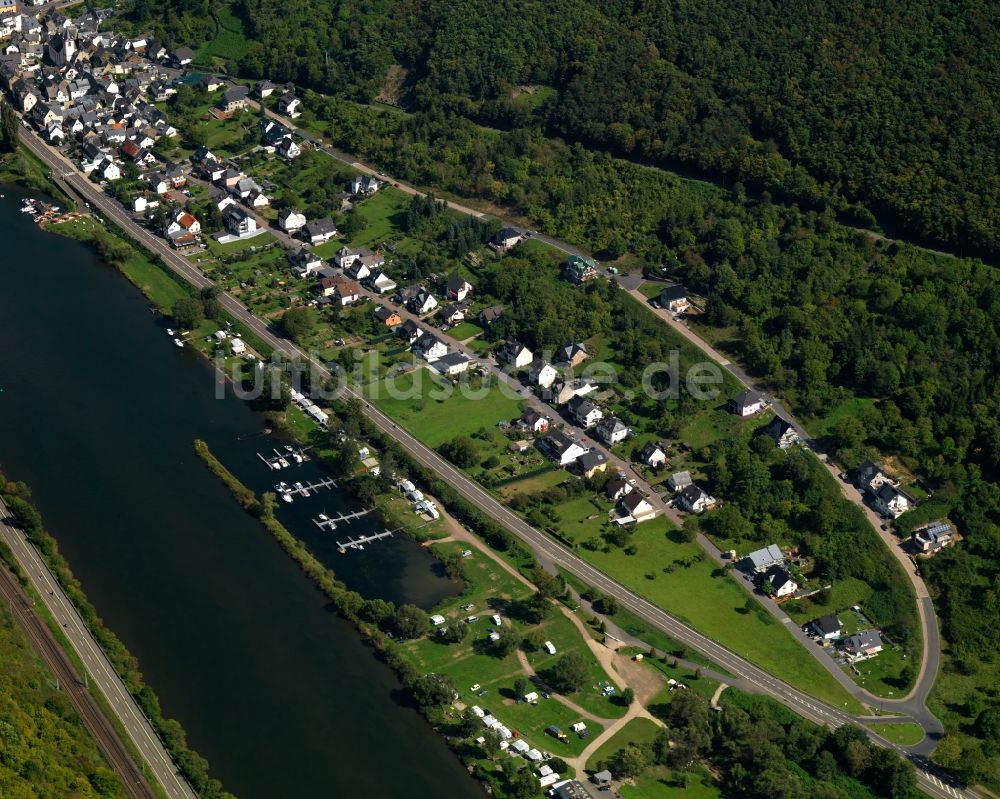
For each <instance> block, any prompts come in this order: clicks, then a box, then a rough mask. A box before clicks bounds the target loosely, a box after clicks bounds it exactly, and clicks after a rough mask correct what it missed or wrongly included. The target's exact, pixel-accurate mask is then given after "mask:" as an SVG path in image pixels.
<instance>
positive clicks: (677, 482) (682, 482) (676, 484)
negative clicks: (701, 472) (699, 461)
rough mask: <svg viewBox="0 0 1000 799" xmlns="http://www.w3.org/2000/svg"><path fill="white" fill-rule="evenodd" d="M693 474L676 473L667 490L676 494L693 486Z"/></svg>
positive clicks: (671, 478)
mask: <svg viewBox="0 0 1000 799" xmlns="http://www.w3.org/2000/svg"><path fill="white" fill-rule="evenodd" d="M693 482H694V481H693V480H692V479H691V472H674V473H673V474H672V475H670V477H669V479H668V480H667V488H669V489H670V490H671V491H673V492H674V493H675V494H676V493H677V492H678V491H683V490H684V489H685V488H687V487H688V486H689V485H692V484H693Z"/></svg>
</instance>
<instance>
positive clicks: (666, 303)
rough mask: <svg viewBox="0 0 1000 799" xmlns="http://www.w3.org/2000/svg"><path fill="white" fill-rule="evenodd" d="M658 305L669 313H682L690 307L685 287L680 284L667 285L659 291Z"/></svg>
mask: <svg viewBox="0 0 1000 799" xmlns="http://www.w3.org/2000/svg"><path fill="white" fill-rule="evenodd" d="M660 307H661V308H665V309H666V310H668V311H670V312H671V313H675V314H676V313H684V311H686V310H687V309H688V308H690V307H691V303H690V302H689V301H688V296H687V289H685V288H684V286H681V285H679V284H678V285H675V286H667V288H665V289H663V291H661V292H660Z"/></svg>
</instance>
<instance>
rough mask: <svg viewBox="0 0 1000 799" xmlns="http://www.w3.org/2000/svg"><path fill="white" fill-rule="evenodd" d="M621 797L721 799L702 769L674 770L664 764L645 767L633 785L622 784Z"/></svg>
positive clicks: (634, 798)
mask: <svg viewBox="0 0 1000 799" xmlns="http://www.w3.org/2000/svg"><path fill="white" fill-rule="evenodd" d="M621 795H622V799H722V792H721V791H720V790H719V789H718V788H716V787H715V785H713V784H712V780H711V777H710V776H709V775H708V774H707V773H706V772H705V771H704V770H700V769H699V770H697V771H693V772H682V773H681V772H675V771H671V770H670V769H668V768H667V767H665V766H654V767H653V768H650V769H646V771H644V772H643V773H642V774H640V775H639V776H638V777H636V779H635V784H634V785H623V786H622V788H621Z"/></svg>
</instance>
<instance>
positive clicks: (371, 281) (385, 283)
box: [367, 269, 397, 294]
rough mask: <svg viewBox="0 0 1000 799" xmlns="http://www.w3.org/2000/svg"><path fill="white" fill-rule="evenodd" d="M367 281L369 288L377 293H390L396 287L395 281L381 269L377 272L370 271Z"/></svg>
mask: <svg viewBox="0 0 1000 799" xmlns="http://www.w3.org/2000/svg"><path fill="white" fill-rule="evenodd" d="M367 282H368V285H369V286H370V287H371V289H372V290H373V291H377V292H378V293H379V294H390V293H391V292H393V291H395V290H396V288H397V286H396V281H395V280H393V279H392V278H391V277H389V276H388V275H387V274H386V273H385V272H383V271H382V270H381V269H380V270H379V271H377V272H372V273H371V275H369V276H368V280H367Z"/></svg>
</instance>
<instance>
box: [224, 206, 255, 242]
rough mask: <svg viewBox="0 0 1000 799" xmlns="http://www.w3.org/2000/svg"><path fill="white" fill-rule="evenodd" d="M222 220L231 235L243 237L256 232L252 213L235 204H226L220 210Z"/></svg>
mask: <svg viewBox="0 0 1000 799" xmlns="http://www.w3.org/2000/svg"><path fill="white" fill-rule="evenodd" d="M222 221H223V224H225V226H226V230H228V231H229V233H230V234H231V235H233V236H237V237H243V236H249V235H251V234H253V233H256V232H257V220H256V219H255V218H254V215H253V214H251V213H250V212H249V211H246V210H244V209H243V208H241V207H240V206H238V205H235V204H234V205H230V206H227V207H226V210H225V211H223V212H222Z"/></svg>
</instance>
